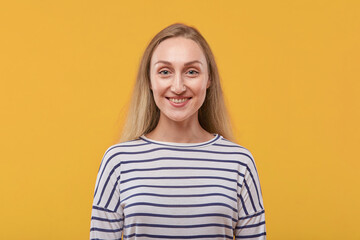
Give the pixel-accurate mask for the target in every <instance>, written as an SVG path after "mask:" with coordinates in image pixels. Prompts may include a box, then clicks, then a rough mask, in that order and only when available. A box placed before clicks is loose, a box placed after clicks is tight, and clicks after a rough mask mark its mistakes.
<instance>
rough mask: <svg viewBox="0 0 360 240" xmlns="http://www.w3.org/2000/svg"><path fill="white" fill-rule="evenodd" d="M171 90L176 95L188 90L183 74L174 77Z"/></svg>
mask: <svg viewBox="0 0 360 240" xmlns="http://www.w3.org/2000/svg"><path fill="white" fill-rule="evenodd" d="M170 90H171V91H172V92H174V93H176V94H181V93H183V92H184V91H185V90H186V87H185V85H184V81H183V79H182V76H181V74H176V75H175V76H174V79H173V81H172V84H171V89H170Z"/></svg>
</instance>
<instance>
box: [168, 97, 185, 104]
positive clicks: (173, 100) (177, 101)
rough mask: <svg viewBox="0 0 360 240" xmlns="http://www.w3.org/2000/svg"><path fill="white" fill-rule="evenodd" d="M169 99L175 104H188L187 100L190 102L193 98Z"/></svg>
mask: <svg viewBox="0 0 360 240" xmlns="http://www.w3.org/2000/svg"><path fill="white" fill-rule="evenodd" d="M167 99H168V100H169V101H171V102H173V103H183V102H186V101H187V100H190V99H191V97H189V98H167Z"/></svg>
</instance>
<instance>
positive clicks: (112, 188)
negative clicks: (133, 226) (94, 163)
mask: <svg viewBox="0 0 360 240" xmlns="http://www.w3.org/2000/svg"><path fill="white" fill-rule="evenodd" d="M113 158H114V152H112V151H111V150H110V151H109V150H108V151H107V152H106V153H105V154H104V157H103V160H102V163H101V166H100V169H99V172H98V175H97V179H96V187H95V194H94V200H93V205H92V212H91V228H90V239H94V240H95V239H97V240H100V239H111V240H115V239H119V240H121V235H122V230H123V223H124V217H123V210H122V208H121V206H120V189H119V185H118V183H119V180H120V176H119V175H118V174H117V168H119V164H118V165H114V159H113Z"/></svg>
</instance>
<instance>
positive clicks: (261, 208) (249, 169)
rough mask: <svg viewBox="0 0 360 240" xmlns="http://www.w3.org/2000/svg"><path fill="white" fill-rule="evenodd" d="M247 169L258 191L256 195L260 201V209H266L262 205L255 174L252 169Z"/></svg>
mask: <svg viewBox="0 0 360 240" xmlns="http://www.w3.org/2000/svg"><path fill="white" fill-rule="evenodd" d="M246 168H247V170H248V172H249V174H250V177H251V179H252V181H253V183H254V186H255V190H256V194H257V197H258V200H259V205H260V208H261V209H264V208H263V206H262V205H261V202H260V195H259V191H258V188H257V185H256V182H255V178H254V176H253V174H252V173H251V171H250V168H249V167H248V166H246ZM244 181H245V180H244Z"/></svg>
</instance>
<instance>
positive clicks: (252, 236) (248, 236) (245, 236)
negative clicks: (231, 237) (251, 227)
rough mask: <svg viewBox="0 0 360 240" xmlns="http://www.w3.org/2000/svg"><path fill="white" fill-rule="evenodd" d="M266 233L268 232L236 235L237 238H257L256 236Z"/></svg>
mask: <svg viewBox="0 0 360 240" xmlns="http://www.w3.org/2000/svg"><path fill="white" fill-rule="evenodd" d="M265 235H266V232H263V233H259V234H254V235H244V236H235V239H237V238H256V237H260V236H265Z"/></svg>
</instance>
